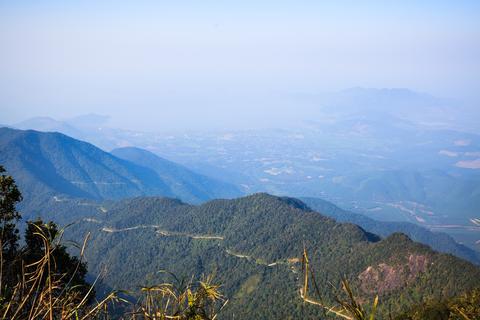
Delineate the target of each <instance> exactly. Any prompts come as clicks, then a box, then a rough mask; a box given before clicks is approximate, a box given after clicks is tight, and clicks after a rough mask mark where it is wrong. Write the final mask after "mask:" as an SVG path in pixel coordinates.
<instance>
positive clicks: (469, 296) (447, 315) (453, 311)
mask: <svg viewBox="0 0 480 320" xmlns="http://www.w3.org/2000/svg"><path fill="white" fill-rule="evenodd" d="M396 319H398V320H476V319H480V288H477V289H474V290H472V291H469V292H466V293H464V294H462V295H460V296H458V297H455V298H451V299H447V300H433V301H428V302H426V303H424V304H422V305H419V306H417V307H415V308H412V309H411V310H409V311H408V312H405V313H403V314H402V315H400V316H398V317H397V318H396Z"/></svg>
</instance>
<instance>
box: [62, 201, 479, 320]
mask: <svg viewBox="0 0 480 320" xmlns="http://www.w3.org/2000/svg"><path fill="white" fill-rule="evenodd" d="M86 232H92V238H91V241H90V245H89V250H88V252H89V253H88V262H89V266H90V271H91V272H92V273H93V274H95V273H100V272H102V271H104V269H105V268H106V277H105V280H104V284H105V285H106V286H108V287H111V288H123V289H133V288H135V287H138V286H139V285H148V284H153V283H156V282H158V281H161V280H162V279H163V274H162V273H159V271H160V270H170V271H173V272H175V274H176V275H177V276H179V277H187V278H188V277H190V276H192V275H197V276H198V275H200V274H209V273H213V274H215V276H216V279H217V281H218V282H220V283H222V284H223V290H224V292H225V294H226V295H227V296H228V297H229V298H230V299H231V300H230V302H229V304H228V306H227V307H226V309H225V310H224V311H223V313H222V314H223V316H224V317H226V318H232V317H233V315H235V318H237V319H252V318H264V319H279V318H288V317H291V318H302V317H307V316H308V315H312V314H318V313H319V309H318V308H317V307H313V306H309V305H305V304H304V303H303V302H302V300H301V298H300V296H299V288H300V285H301V283H300V280H299V277H300V274H301V263H300V258H301V254H302V250H303V246H304V245H305V247H306V248H307V250H308V251H309V253H310V256H311V266H312V267H313V268H314V270H315V277H316V281H317V283H318V286H319V288H320V291H321V293H322V295H323V298H324V299H325V301H330V302H332V301H333V297H332V287H331V285H329V283H330V282H331V283H333V284H335V285H338V284H339V280H340V278H341V276H342V275H345V276H346V277H347V278H348V279H349V280H350V281H351V283H352V285H353V286H354V288H355V290H356V291H357V292H359V294H360V295H361V296H362V297H363V298H371V297H373V296H374V295H375V294H379V295H380V313H381V314H383V315H384V316H385V315H386V314H387V313H389V312H390V311H391V312H392V313H393V314H396V313H399V312H400V311H402V310H406V308H408V307H409V306H411V305H415V304H419V303H422V302H424V301H427V300H429V299H432V298H445V297H449V296H456V295H459V294H461V293H463V292H465V291H467V290H470V289H473V288H475V287H476V286H479V285H480V269H479V268H477V267H475V266H474V265H473V264H471V263H469V262H466V261H463V260H460V259H458V258H455V257H453V256H451V255H447V254H439V253H436V252H434V251H432V250H431V249H430V248H428V247H427V246H425V245H421V244H418V243H415V242H413V241H411V240H410V239H409V238H408V237H407V236H405V235H402V234H393V235H391V236H389V237H388V238H386V239H384V240H380V239H379V237H378V236H376V235H373V234H370V233H368V232H366V231H364V230H363V229H361V228H359V227H358V226H356V225H353V224H340V223H337V222H335V221H334V220H332V219H330V218H327V217H324V216H322V215H319V214H318V213H317V212H314V211H312V210H310V209H309V208H308V207H307V206H306V205H304V204H303V203H302V202H300V201H299V200H295V199H291V198H278V197H274V196H270V195H268V194H255V195H252V196H248V197H244V198H240V199H235V200H215V201H210V202H208V203H206V204H203V205H201V206H192V205H188V204H185V203H182V202H180V201H178V200H172V199H165V198H137V199H132V200H124V201H120V202H118V203H117V204H114V205H113V206H112V207H111V208H109V210H108V212H105V213H98V214H96V215H93V216H91V217H89V219H85V220H83V221H82V222H80V223H78V224H76V225H75V226H73V227H72V229H71V230H70V237H72V238H75V239H81V238H82V236H84V235H85V234H86ZM311 294H312V295H314V293H313V292H312V293H311ZM267 306H268V307H267Z"/></svg>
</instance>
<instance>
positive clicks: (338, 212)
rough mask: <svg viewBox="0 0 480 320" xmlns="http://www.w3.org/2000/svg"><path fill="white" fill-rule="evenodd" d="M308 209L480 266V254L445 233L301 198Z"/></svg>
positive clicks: (317, 199)
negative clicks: (401, 236)
mask: <svg viewBox="0 0 480 320" xmlns="http://www.w3.org/2000/svg"><path fill="white" fill-rule="evenodd" d="M301 199H302V201H304V202H305V203H306V204H307V205H309V206H310V208H312V209H314V210H315V211H318V212H321V213H322V214H323V215H325V216H328V217H331V218H333V219H335V220H336V221H338V222H349V223H354V224H356V225H359V226H360V227H362V228H363V229H365V230H366V231H368V232H371V233H374V234H377V235H379V236H381V237H388V236H389V235H391V234H393V233H395V232H401V233H404V234H406V235H408V236H409V237H410V238H411V239H412V240H414V241H417V242H421V243H423V244H426V245H428V246H430V247H432V248H433V249H434V250H437V251H440V252H445V253H451V254H453V255H455V256H457V257H460V258H463V259H465V260H468V261H471V262H473V263H475V264H477V265H478V264H480V254H479V253H477V252H475V251H474V250H472V249H470V248H468V247H466V246H464V245H461V244H459V243H457V242H455V240H453V238H452V237H450V236H449V235H447V234H445V233H438V232H432V231H429V230H427V229H425V228H423V227H421V226H418V225H416V224H413V223H409V222H391V221H378V220H374V219H371V218H368V217H366V216H364V215H361V214H357V213H353V212H349V211H346V210H343V209H341V208H339V207H337V206H335V205H334V204H333V203H331V202H328V201H325V200H322V199H319V198H301Z"/></svg>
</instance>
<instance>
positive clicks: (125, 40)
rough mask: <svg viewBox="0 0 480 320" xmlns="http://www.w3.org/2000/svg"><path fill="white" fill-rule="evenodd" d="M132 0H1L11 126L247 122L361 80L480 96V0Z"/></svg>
mask: <svg viewBox="0 0 480 320" xmlns="http://www.w3.org/2000/svg"><path fill="white" fill-rule="evenodd" d="M120 2H121V1H0V111H1V117H0V123H12V122H15V121H19V120H22V119H25V118H28V117H31V116H38V115H47V116H53V117H57V118H61V117H68V116H73V115H77V114H81V113H89V112H96V113H102V114H110V115H112V116H113V119H114V122H115V123H116V124H118V125H123V126H127V125H128V126H130V127H132V128H147V129H151V128H156V127H157V126H163V127H168V126H177V127H182V126H194V125H195V122H200V121H201V122H202V125H213V124H214V123H226V124H230V123H231V124H232V125H233V124H235V123H234V121H232V120H231V118H232V115H233V116H234V117H233V118H235V121H236V123H238V125H239V126H241V125H243V123H251V120H250V118H251V117H255V116H256V117H260V116H263V117H265V116H266V115H272V119H274V118H275V114H277V115H278V114H280V116H279V117H281V115H282V114H283V115H288V114H289V112H294V111H295V104H294V103H293V104H292V102H291V101H290V102H288V103H286V102H285V99H284V97H285V96H289V95H291V94H296V93H298V92H302V93H316V92H322V91H332V90H333V91H335V90H341V89H343V88H348V87H354V86H364V87H407V88H411V89H414V90H419V91H424V92H430V93H432V94H434V95H440V96H448V97H456V98H464V99H472V98H478V96H477V95H478V92H477V91H479V90H478V88H479V87H480V1H328V2H327V1H169V2H167V1H130V3H127V1H124V2H121V3H120ZM420 2H421V3H420ZM192 115H193V117H192ZM186 119H187V120H186Z"/></svg>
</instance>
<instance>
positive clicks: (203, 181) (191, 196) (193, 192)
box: [111, 147, 240, 203]
mask: <svg viewBox="0 0 480 320" xmlns="http://www.w3.org/2000/svg"><path fill="white" fill-rule="evenodd" d="M111 154H113V155H114V156H116V157H118V158H120V159H124V160H128V161H130V162H133V163H135V164H138V165H140V166H143V167H146V168H150V169H152V170H154V171H155V172H156V173H157V174H158V175H159V177H160V178H161V179H162V180H163V181H164V182H165V183H166V184H167V185H168V187H169V188H170V190H172V192H173V193H174V194H175V195H177V197H179V198H180V199H182V200H184V201H187V202H190V203H198V202H202V201H204V200H206V199H217V198H234V197H237V196H239V195H240V191H239V190H238V189H237V188H236V187H235V186H233V185H231V184H228V183H224V182H221V181H218V180H215V179H212V178H209V177H207V176H204V175H200V174H197V173H195V172H193V171H191V170H189V169H187V168H185V167H183V166H181V165H179V164H176V163H174V162H171V161H168V160H166V159H163V158H160V157H159V156H157V155H155V154H153V153H151V152H149V151H147V150H143V149H140V148H134V147H125V148H117V149H114V150H112V151H111Z"/></svg>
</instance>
